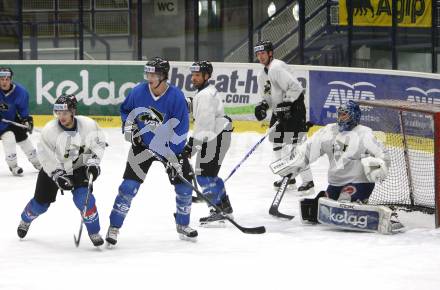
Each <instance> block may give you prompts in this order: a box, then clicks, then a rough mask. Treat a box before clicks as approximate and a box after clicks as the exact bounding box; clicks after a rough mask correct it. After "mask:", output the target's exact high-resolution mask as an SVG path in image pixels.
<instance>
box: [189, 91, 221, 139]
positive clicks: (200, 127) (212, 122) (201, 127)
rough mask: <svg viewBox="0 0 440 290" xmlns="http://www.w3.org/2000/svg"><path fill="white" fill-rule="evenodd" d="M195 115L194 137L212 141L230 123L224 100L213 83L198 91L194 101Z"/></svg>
mask: <svg viewBox="0 0 440 290" xmlns="http://www.w3.org/2000/svg"><path fill="white" fill-rule="evenodd" d="M192 106H193V117H194V133H193V137H194V139H197V140H200V141H205V142H206V141H211V140H212V139H214V138H215V137H216V136H217V135H218V134H220V133H221V132H222V131H223V130H224V129H225V127H226V126H227V125H228V123H229V120H228V119H226V118H225V117H224V116H225V109H224V106H223V102H222V99H221V97H220V96H219V93H218V91H217V89H216V88H215V87H214V86H213V85H208V86H207V87H206V88H204V89H202V90H201V91H200V92H198V93H197V94H196V95H195V97H194V98H193V101H192Z"/></svg>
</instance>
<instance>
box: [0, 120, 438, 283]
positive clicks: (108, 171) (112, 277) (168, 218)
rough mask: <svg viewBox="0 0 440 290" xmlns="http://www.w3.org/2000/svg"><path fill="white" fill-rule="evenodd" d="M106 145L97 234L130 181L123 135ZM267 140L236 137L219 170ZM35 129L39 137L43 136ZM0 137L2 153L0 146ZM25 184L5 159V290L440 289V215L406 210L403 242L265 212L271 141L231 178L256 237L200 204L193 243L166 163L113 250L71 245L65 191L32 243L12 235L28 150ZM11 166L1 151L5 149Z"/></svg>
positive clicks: (37, 224)
mask: <svg viewBox="0 0 440 290" xmlns="http://www.w3.org/2000/svg"><path fill="white" fill-rule="evenodd" d="M105 131H106V134H107V136H108V140H109V144H110V146H109V147H108V149H107V151H106V155H105V158H104V160H103V163H102V174H101V176H100V177H99V179H98V180H97V182H96V184H95V191H94V194H95V196H96V199H97V206H98V210H99V214H100V221H101V234H102V235H105V233H106V231H107V227H108V225H109V218H108V217H109V214H110V211H111V208H112V205H113V201H114V198H115V196H116V194H117V191H118V186H119V184H120V183H121V181H122V173H123V170H124V167H125V159H126V153H127V150H128V146H129V145H128V144H127V143H126V142H124V141H123V136H122V135H121V134H120V130H119V129H106V130H105ZM261 136H262V135H260V134H256V133H241V134H234V135H233V141H232V147H231V150H230V151H229V152H228V155H227V157H226V159H225V162H224V165H223V167H222V170H221V172H220V175H221V176H223V177H225V176H227V174H228V173H229V172H230V170H231V169H232V168H233V167H234V166H235V165H236V164H237V163H238V162H239V161H240V160H241V158H242V157H243V156H244V154H245V153H246V152H247V151H248V150H249V148H251V147H252V146H253V145H254V144H255V143H256V142H257V141H258V140H259V138H261ZM38 137H39V134H38V133H35V134H33V135H32V139H33V140H34V141H37V140H38ZM1 146H2V145H1V142H0V147H1ZM18 151H19V154H18V158H19V163H20V165H21V166H22V167H23V168H24V171H25V172H24V176H23V177H14V176H12V175H11V173H10V172H9V170H8V168H7V166H6V163H5V162H4V161H3V160H2V161H1V162H0V192H1V201H2V202H1V204H2V207H1V211H0V215H1V216H0V224H1V227H0V232H1V234H0V289H1V290H6V289H14V290H15V289H33V290H39V289H41V290H50V289H75V290H82V289H194V290H195V289H204V290H214V289H222V290H224V289H234V290H235V289H265V290H269V289H356V290H362V289H369V290H370V289H386V290H392V289H399V290H405V289H408V290H409V289H423V290H431V289H432V290H438V289H440V231H439V230H435V229H434V226H433V220H434V217H433V216H429V215H424V214H420V213H416V214H401V215H400V216H401V219H402V221H403V222H404V223H405V224H406V226H407V228H408V231H407V232H405V233H402V234H396V235H380V234H374V233H355V232H344V231H338V230H333V229H330V228H328V227H325V226H322V225H321V226H310V225H309V226H306V225H302V224H301V222H300V220H299V218H298V217H296V218H295V219H293V220H292V221H286V220H280V219H276V218H274V217H272V216H270V215H269V214H268V209H269V205H270V204H271V202H272V199H273V196H274V190H273V188H272V182H273V181H274V179H275V177H274V176H273V175H272V174H271V172H270V170H269V168H268V164H269V163H270V161H271V158H272V157H271V156H272V155H271V145H270V144H269V143H268V142H267V141H265V142H264V143H262V145H261V146H260V147H259V148H258V149H257V150H256V151H255V152H254V153H253V154H252V155H251V157H250V158H249V159H248V160H247V161H246V162H245V163H244V164H243V165H242V167H241V168H240V169H239V170H238V171H237V172H236V174H235V175H233V176H232V177H231V179H230V180H228V181H227V183H226V188H227V192H228V194H229V195H230V199H231V202H232V205H233V208H234V216H235V220H236V221H237V222H238V223H240V224H242V225H244V226H260V225H264V226H266V229H267V233H265V234H262V235H249V234H244V233H242V232H240V231H239V230H238V229H237V228H235V227H234V226H232V225H231V224H228V225H227V227H226V228H216V229H212V228H208V229H207V228H200V227H198V223H197V221H198V219H199V218H200V217H202V216H204V215H206V214H207V212H208V210H207V207H206V205H205V204H193V208H192V221H191V225H192V226H193V227H195V228H197V230H198V231H199V237H198V241H197V242H196V243H192V242H186V241H181V240H179V239H178V235H177V233H176V231H175V225H174V219H173V212H174V210H175V194H174V191H173V188H172V187H171V186H170V185H169V184H168V179H167V176H166V174H165V173H164V169H163V167H162V165H161V164H155V165H153V166H152V168H151V169H150V172H149V174H148V176H147V180H146V181H145V183H144V184H143V185H142V187H141V189H140V191H139V193H138V195H137V196H136V198H135V199H134V200H133V204H132V207H131V210H130V212H129V214H128V216H127V218H126V220H125V224H124V226H123V227H122V229H121V233H120V238H119V240H118V244H117V247H116V248H114V249H107V248H102V249H96V248H94V247H93V246H92V244H91V242H90V241H89V239H88V236H87V235H83V237H82V241H81V244H80V246H79V248H75V246H74V242H73V235H74V234H76V233H77V232H78V229H79V225H80V215H79V212H78V210H77V209H76V208H75V206H74V204H73V201H72V197H71V194H70V193H69V192H67V193H66V194H65V195H58V197H57V201H56V202H55V203H54V204H52V206H51V207H50V208H49V210H48V212H46V213H45V214H43V215H42V216H40V217H39V218H38V219H36V220H35V221H34V222H33V223H32V225H31V228H30V230H29V233H28V235H27V236H26V238H25V239H24V240H21V241H20V240H19V238H18V237H17V234H16V228H17V225H18V222H19V220H20V214H21V211H22V210H23V208H24V206H25V205H26V203H27V202H28V201H29V199H30V198H32V196H33V192H34V188H35V181H36V177H37V172H36V171H35V170H34V169H33V168H32V166H31V164H30V163H29V162H27V160H25V157H24V155H23V154H22V152H21V151H20V150H18ZM0 152H2V153H0V158H2V159H3V148H0ZM326 168H327V163H326V162H325V160H324V159H320V160H319V161H318V162H317V163H316V164H315V165H314V166H312V170H313V174H314V178H315V184H316V189H317V190H318V189H319V190H322V189H325V187H326V185H327V184H326ZM298 199H299V198H298V196H295V193H294V192H287V193H286V195H285V196H284V199H283V200H282V203H281V206H280V211H281V212H284V213H288V214H295V215H297V214H298Z"/></svg>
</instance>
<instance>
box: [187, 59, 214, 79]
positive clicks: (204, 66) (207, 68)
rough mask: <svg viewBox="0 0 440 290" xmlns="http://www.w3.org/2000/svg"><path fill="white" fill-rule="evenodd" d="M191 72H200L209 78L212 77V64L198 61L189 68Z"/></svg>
mask: <svg viewBox="0 0 440 290" xmlns="http://www.w3.org/2000/svg"><path fill="white" fill-rule="evenodd" d="M189 70H190V71H191V72H201V73H208V74H209V75H210V76H211V75H212V71H213V68H212V64H211V62H209V61H207V60H199V61H195V62H194V63H193V64H192V65H191V67H190V68H189Z"/></svg>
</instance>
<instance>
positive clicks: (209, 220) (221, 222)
mask: <svg viewBox="0 0 440 290" xmlns="http://www.w3.org/2000/svg"><path fill="white" fill-rule="evenodd" d="M227 216H228V217H229V218H233V216H232V214H228V215H227ZM199 222H200V226H201V227H205V228H224V227H226V218H225V216H224V215H223V214H220V213H218V212H217V211H216V210H215V209H211V210H210V211H209V215H208V216H207V217H202V218H200V219H199Z"/></svg>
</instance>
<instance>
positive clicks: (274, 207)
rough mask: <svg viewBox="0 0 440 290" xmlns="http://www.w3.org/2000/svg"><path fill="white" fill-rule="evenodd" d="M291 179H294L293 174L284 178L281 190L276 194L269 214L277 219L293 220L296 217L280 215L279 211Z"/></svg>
mask: <svg viewBox="0 0 440 290" xmlns="http://www.w3.org/2000/svg"><path fill="white" fill-rule="evenodd" d="M291 178H292V173H291V174H289V175H287V176H285V177H283V179H282V180H281V185H280V188H278V190H277V193H276V194H275V197H274V198H273V201H272V204H271V205H270V208H269V214H271V215H273V216H276V217H280V218H285V219H289V220H291V219H293V218H294V217H295V216H293V215H288V214H284V213H280V212H279V211H278V207H279V206H280V203H281V200H282V199H283V196H284V193H285V192H286V189H287V184H288V183H289V180H290V179H291Z"/></svg>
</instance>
